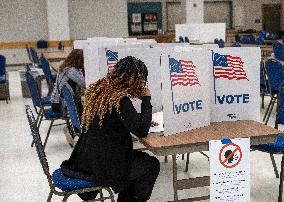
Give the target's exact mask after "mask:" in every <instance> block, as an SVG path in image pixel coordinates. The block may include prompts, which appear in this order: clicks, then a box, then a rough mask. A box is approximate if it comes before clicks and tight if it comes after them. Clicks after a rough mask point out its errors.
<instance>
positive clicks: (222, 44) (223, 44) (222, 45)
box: [218, 39, 225, 48]
mask: <svg viewBox="0 0 284 202" xmlns="http://www.w3.org/2000/svg"><path fill="white" fill-rule="evenodd" d="M218 45H219V48H224V47H225V41H224V40H223V39H220V40H219V43H218Z"/></svg>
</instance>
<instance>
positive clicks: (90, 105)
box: [82, 56, 148, 131]
mask: <svg viewBox="0 0 284 202" xmlns="http://www.w3.org/2000/svg"><path fill="white" fill-rule="evenodd" d="M147 76H148V70H147V67H146V65H145V64H144V63H143V62H142V61H141V60H139V59H137V58H135V57H132V56H128V57H126V58H123V59H121V60H119V61H118V63H117V64H116V66H115V67H114V70H113V71H112V72H111V73H108V74H107V75H106V76H105V77H104V78H102V79H100V80H98V81H97V82H95V83H94V84H91V85H90V86H89V87H88V88H87V90H86V93H85V102H84V111H83V115H82V128H83V129H84V130H85V131H87V130H88V128H89V126H90V125H91V122H92V121H93V119H94V117H95V116H96V117H98V119H99V125H100V127H101V126H102V123H103V119H104V116H105V114H106V113H107V112H112V110H113V109H115V110H116V111H117V112H119V106H120V100H121V99H122V98H123V97H129V98H139V97H140V95H141V92H142V91H143V90H144V88H145V86H146V83H147Z"/></svg>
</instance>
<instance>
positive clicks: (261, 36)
mask: <svg viewBox="0 0 284 202" xmlns="http://www.w3.org/2000/svg"><path fill="white" fill-rule="evenodd" d="M258 37H259V38H261V39H263V40H265V39H266V32H265V31H261V32H259V34H258Z"/></svg>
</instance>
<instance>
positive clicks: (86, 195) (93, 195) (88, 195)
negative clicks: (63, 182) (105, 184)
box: [78, 190, 99, 201]
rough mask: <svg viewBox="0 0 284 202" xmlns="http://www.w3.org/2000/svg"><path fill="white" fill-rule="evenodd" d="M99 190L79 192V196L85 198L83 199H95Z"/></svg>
mask: <svg viewBox="0 0 284 202" xmlns="http://www.w3.org/2000/svg"><path fill="white" fill-rule="evenodd" d="M98 193H99V191H98V190H96V191H90V192H85V193H79V194H78V196H79V197H80V198H81V199H82V200H83V201H90V200H94V199H95V198H96V197H97V195H98Z"/></svg>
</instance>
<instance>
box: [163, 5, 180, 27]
mask: <svg viewBox="0 0 284 202" xmlns="http://www.w3.org/2000/svg"><path fill="white" fill-rule="evenodd" d="M170 4H172V5H173V4H180V5H181V6H182V3H181V2H180V1H169V2H166V15H167V32H175V30H169V10H168V5H170Z"/></svg>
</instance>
